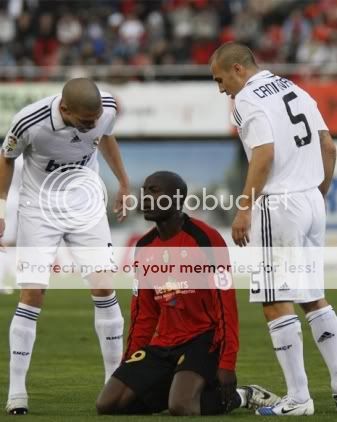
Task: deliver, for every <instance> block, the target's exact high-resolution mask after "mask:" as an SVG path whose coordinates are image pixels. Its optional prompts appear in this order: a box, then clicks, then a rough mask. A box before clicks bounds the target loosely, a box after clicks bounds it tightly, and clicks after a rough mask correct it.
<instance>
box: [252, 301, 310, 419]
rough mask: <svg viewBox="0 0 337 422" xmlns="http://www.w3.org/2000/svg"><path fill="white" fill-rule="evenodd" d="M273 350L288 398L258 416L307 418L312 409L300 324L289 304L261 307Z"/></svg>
mask: <svg viewBox="0 0 337 422" xmlns="http://www.w3.org/2000/svg"><path fill="white" fill-rule="evenodd" d="M263 311H264V315H265V318H266V320H267V322H268V327H269V332H270V336H271V340H272V343H273V347H274V350H275V353H276V356H277V359H278V361H279V364H280V366H281V368H282V371H283V375H284V378H285V381H286V384H287V390H288V391H287V396H286V398H285V399H284V400H282V401H281V402H280V404H278V405H276V406H274V407H263V408H261V409H258V410H257V414H259V415H263V416H267V415H286V414H288V415H289V414H293V415H301V414H302V415H306V414H313V413H314V407H313V402H312V400H311V398H310V393H309V389H308V379H307V375H306V372H305V368H304V359H303V340H302V329H301V323H300V320H299V318H298V316H297V315H296V314H295V310H294V306H293V303H292V302H273V303H265V304H264V305H263Z"/></svg>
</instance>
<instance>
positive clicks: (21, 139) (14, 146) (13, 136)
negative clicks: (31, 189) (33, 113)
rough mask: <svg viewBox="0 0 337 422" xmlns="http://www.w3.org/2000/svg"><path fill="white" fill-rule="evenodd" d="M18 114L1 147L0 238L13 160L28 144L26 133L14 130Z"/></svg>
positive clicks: (11, 176) (18, 119) (18, 118)
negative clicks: (18, 132)
mask: <svg viewBox="0 0 337 422" xmlns="http://www.w3.org/2000/svg"><path fill="white" fill-rule="evenodd" d="M20 117H22V116H21V115H20V114H18V115H16V116H15V117H14V119H13V122H12V127H11V129H10V130H9V131H8V133H7V135H6V138H5V140H4V142H3V144H2V146H1V154H0V238H1V237H2V236H3V233H4V231H5V211H6V199H7V195H8V191H9V188H10V185H11V183H12V178H13V173H14V166H15V164H14V163H15V158H17V157H18V156H19V155H20V154H21V153H22V152H23V151H24V149H25V148H26V146H27V145H28V143H29V140H28V135H27V131H25V132H24V134H21V135H20V134H19V135H20V136H17V133H16V131H15V129H16V128H17V127H20V126H19V122H20Z"/></svg>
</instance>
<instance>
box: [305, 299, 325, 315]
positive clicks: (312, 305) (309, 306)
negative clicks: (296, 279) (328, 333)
mask: <svg viewBox="0 0 337 422" xmlns="http://www.w3.org/2000/svg"><path fill="white" fill-rule="evenodd" d="M328 305H329V304H328V302H327V301H326V299H324V298H323V299H318V300H315V301H313V302H308V303H301V308H302V309H303V311H304V312H305V313H306V314H307V313H308V312H314V311H318V310H319V309H321V308H325V307H326V306H328Z"/></svg>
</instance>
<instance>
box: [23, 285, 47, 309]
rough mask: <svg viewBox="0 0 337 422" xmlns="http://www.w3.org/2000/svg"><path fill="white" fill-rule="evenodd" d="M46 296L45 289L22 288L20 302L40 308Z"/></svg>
mask: <svg viewBox="0 0 337 422" xmlns="http://www.w3.org/2000/svg"><path fill="white" fill-rule="evenodd" d="M43 297H44V290H43V289H39V288H30V289H22V290H21V293H20V302H21V303H24V304H25V305H29V306H35V307H37V308H40V307H41V306H42V302H43Z"/></svg>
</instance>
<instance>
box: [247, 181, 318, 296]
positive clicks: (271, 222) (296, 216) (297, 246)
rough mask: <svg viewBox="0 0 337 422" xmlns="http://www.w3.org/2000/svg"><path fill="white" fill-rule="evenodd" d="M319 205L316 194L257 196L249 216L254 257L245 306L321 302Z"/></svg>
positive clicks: (315, 192)
mask: <svg viewBox="0 0 337 422" xmlns="http://www.w3.org/2000/svg"><path fill="white" fill-rule="evenodd" d="M325 220H326V214H325V204H324V199H323V197H322V194H321V193H320V191H319V190H318V189H312V190H309V191H305V192H295V193H289V194H284V195H263V196H261V197H260V198H259V199H258V201H257V202H256V204H255V206H254V208H253V211H252V225H251V234H250V240H251V242H250V245H251V246H254V247H255V248H254V251H255V253H256V251H257V252H258V254H259V257H258V259H257V261H258V263H257V266H256V268H255V270H254V271H252V273H251V284H250V301H251V302H264V303H268V302H278V301H291V302H296V303H307V302H312V301H316V300H318V299H321V298H323V297H324V259H323V247H324V239H325Z"/></svg>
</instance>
